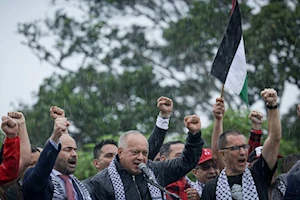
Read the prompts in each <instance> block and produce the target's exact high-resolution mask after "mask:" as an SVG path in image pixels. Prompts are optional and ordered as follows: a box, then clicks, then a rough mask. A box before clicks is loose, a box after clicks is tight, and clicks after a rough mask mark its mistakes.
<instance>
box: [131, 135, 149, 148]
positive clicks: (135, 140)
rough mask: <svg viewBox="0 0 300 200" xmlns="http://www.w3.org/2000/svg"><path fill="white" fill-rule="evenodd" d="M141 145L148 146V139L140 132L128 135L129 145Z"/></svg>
mask: <svg viewBox="0 0 300 200" xmlns="http://www.w3.org/2000/svg"><path fill="white" fill-rule="evenodd" d="M140 145H146V146H148V141H147V139H146V138H145V137H144V136H143V135H140V134H135V135H134V134H132V135H128V137H127V147H138V146H140Z"/></svg>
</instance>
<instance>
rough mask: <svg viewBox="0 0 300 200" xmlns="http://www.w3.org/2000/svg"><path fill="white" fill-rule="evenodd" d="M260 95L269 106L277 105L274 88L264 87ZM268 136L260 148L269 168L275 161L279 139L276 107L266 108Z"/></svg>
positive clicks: (279, 124) (271, 167)
mask: <svg viewBox="0 0 300 200" xmlns="http://www.w3.org/2000/svg"><path fill="white" fill-rule="evenodd" d="M261 95H262V97H263V98H264V100H265V102H266V103H267V105H269V106H276V105H277V92H276V91H275V90H274V89H264V90H263V91H262V92H261ZM268 132H269V133H268V137H267V139H266V141H265V143H264V146H263V149H262V156H263V158H264V159H265V161H266V162H267V163H268V166H269V168H270V169H273V167H274V166H275V164H276V162H277V155H278V151H279V144H280V139H281V137H282V136H281V121H280V117H279V112H278V108H275V109H269V108H268Z"/></svg>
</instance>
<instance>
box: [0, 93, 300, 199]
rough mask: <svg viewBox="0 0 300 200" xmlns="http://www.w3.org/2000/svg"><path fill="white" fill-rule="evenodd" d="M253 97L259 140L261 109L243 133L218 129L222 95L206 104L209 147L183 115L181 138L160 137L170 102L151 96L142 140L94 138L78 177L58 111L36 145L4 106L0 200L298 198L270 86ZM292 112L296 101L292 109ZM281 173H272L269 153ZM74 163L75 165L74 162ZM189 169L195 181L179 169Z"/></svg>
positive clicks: (133, 134) (296, 157)
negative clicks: (149, 126) (257, 102)
mask: <svg viewBox="0 0 300 200" xmlns="http://www.w3.org/2000/svg"><path fill="white" fill-rule="evenodd" d="M261 96H262V98H263V99H264V101H265V103H266V107H267V109H268V113H267V120H268V130H267V131H268V135H267V138H266V140H265V141H264V143H263V144H262V143H261V137H262V129H261V126H262V122H263V114H262V113H261V112H260V111H251V112H250V114H249V119H250V121H251V123H252V127H251V128H250V127H249V130H250V135H249V138H248V139H247V138H246V137H245V135H244V134H243V133H241V132H240V131H239V130H225V131H223V119H224V114H225V103H224V99H222V98H217V99H216V103H215V104H214V105H213V107H212V112H213V115H214V126H213V131H212V134H211V146H210V148H204V147H203V146H204V141H203V139H202V137H201V128H202V124H201V119H200V117H199V116H197V115H188V116H186V117H185V118H184V125H185V127H186V128H187V130H188V133H187V137H186V141H185V142H182V141H170V142H166V143H164V140H165V136H166V133H167V130H168V128H169V121H170V117H171V114H172V111H173V101H172V99H170V98H167V97H160V98H158V100H157V107H158V109H159V111H160V112H159V115H158V116H157V119H156V123H155V126H154V129H153V131H152V134H151V136H150V137H149V138H148V139H147V138H146V137H145V136H144V135H143V134H142V133H141V132H140V131H138V130H128V131H126V132H124V133H123V134H122V135H121V136H120V138H119V141H118V143H117V142H116V141H114V140H111V139H108V140H102V141H99V142H97V143H96V145H95V147H94V152H93V154H94V159H93V160H91V162H92V163H93V165H94V166H95V169H97V171H98V173H97V174H95V175H94V176H92V177H89V178H87V179H85V180H78V179H77V178H76V177H75V176H74V174H73V173H74V172H75V170H76V167H77V160H78V154H77V146H76V141H75V140H74V139H73V138H72V137H71V135H69V133H68V127H69V125H70V123H69V121H68V119H67V117H66V116H65V112H64V110H63V109H61V108H59V107H57V106H53V107H51V108H50V116H51V117H52V118H53V120H54V126H53V131H52V134H51V135H50V137H49V139H48V140H47V141H46V143H45V146H44V148H43V149H42V148H39V147H34V146H31V144H30V140H29V137H28V133H27V129H26V121H25V117H24V115H23V114H22V113H20V112H9V113H8V115H7V116H4V117H2V125H1V128H2V130H3V132H4V133H5V134H6V138H5V140H4V142H3V146H2V150H1V154H2V156H1V161H0V162H1V165H0V186H1V188H0V199H3V200H4V199H7V200H15V199H16V200H22V199H24V200H48V199H49V200H50V199H57V200H92V199H93V200H125V199H128V200H135V199H137V200H148V199H149V200H150V199H167V200H172V199H182V200H199V199H202V200H245V199H249V200H253V199H254V200H255V199H261V200H269V199H273V200H281V199H282V200H283V199H285V200H291V199H300V188H299V185H300V170H298V169H300V154H297V153H294V154H291V155H288V156H287V157H286V158H283V156H281V155H280V154H278V153H279V147H280V140H281V137H282V135H281V134H282V130H281V122H280V116H279V112H278V103H277V92H276V91H275V90H274V89H272V88H266V89H264V90H263V91H262V92H261ZM297 114H298V117H299V118H300V104H299V105H298V107H297ZM278 158H283V159H284V160H283V173H282V174H279V175H278V174H277V159H278ZM79 167H80V166H79ZM189 172H191V173H192V175H193V176H194V178H195V180H196V181H192V180H191V179H190V178H189V177H188V176H187V175H188V173H189Z"/></svg>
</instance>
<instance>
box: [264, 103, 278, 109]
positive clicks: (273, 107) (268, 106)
mask: <svg viewBox="0 0 300 200" xmlns="http://www.w3.org/2000/svg"><path fill="white" fill-rule="evenodd" d="M266 105H267V108H268V109H269V110H274V109H276V108H278V106H279V104H278V103H277V104H276V105H275V106H270V105H268V104H266Z"/></svg>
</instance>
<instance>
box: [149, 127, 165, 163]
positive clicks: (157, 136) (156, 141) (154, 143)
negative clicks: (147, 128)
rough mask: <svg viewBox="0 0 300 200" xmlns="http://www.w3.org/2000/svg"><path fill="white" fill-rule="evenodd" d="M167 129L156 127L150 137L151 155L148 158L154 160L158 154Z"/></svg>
mask: <svg viewBox="0 0 300 200" xmlns="http://www.w3.org/2000/svg"><path fill="white" fill-rule="evenodd" d="M166 133H167V130H164V129H161V128H158V127H157V126H155V127H154V129H153V131H152V134H151V135H150V137H149V139H148V143H149V155H148V158H149V159H150V160H153V159H154V158H155V156H156V155H157V154H158V152H159V149H160V147H161V145H162V144H163V142H164V139H165V136H166Z"/></svg>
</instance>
